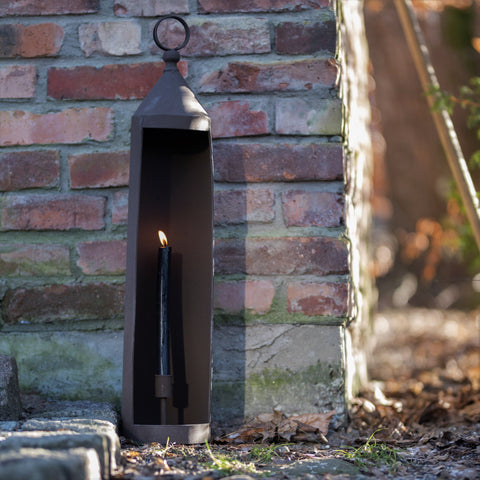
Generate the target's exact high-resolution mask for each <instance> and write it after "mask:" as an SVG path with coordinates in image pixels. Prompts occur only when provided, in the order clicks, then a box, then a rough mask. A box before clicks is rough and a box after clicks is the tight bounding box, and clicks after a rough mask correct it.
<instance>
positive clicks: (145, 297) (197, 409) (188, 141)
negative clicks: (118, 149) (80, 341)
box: [122, 16, 213, 443]
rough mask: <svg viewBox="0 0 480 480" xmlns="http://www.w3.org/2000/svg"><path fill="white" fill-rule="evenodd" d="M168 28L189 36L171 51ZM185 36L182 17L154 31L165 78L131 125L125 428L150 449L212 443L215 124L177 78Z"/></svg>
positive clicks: (153, 90) (138, 111)
mask: <svg viewBox="0 0 480 480" xmlns="http://www.w3.org/2000/svg"><path fill="white" fill-rule="evenodd" d="M166 19H175V20H177V21H179V22H180V23H181V24H182V25H183V27H184V29H185V41H184V42H183V44H182V45H180V46H178V47H176V48H174V49H168V48H166V47H165V46H164V45H162V43H161V42H160V41H159V39H158V35H157V30H158V26H159V25H160V23H161V22H162V21H164V20H166ZM189 36H190V33H189V28H188V26H187V24H186V23H185V22H184V20H183V19H181V18H180V17H177V16H167V17H163V18H161V19H160V20H159V21H158V22H157V23H156V25H155V28H154V31H153V37H154V40H155V42H156V44H157V45H158V46H159V47H160V48H161V49H162V50H164V55H163V59H164V61H165V64H166V66H165V70H164V73H163V75H162V77H161V78H160V80H159V81H158V82H157V84H156V85H155V86H154V87H153V89H152V90H151V91H150V93H149V94H148V95H147V96H146V98H145V99H144V101H143V102H142V103H141V104H140V106H139V107H138V109H137V111H136V112H135V114H134V115H133V117H132V129H131V153H130V184H129V198H128V232H127V234H128V239H127V270H126V291H125V333H124V335H125V337H124V357H123V396H122V421H123V426H124V431H125V435H126V436H128V437H129V438H133V439H136V440H140V441H146V442H149V441H157V442H161V443H165V442H166V441H167V439H170V441H172V442H179V443H199V442H204V441H205V440H207V439H208V437H209V433H210V396H211V335H212V290H213V288H212V283H213V252H212V250H213V180H212V148H211V133H210V118H209V116H208V115H207V113H206V112H205V110H204V109H203V107H202V106H201V105H200V103H199V102H198V100H197V98H196V97H195V95H194V94H193V92H192V91H191V89H190V88H189V86H188V85H187V83H186V82H185V80H184V79H183V77H182V76H181V74H180V72H179V71H178V68H177V63H178V61H179V59H180V55H179V53H178V50H180V49H181V48H183V47H184V46H185V45H186V44H187V43H188V41H189ZM159 235H160V239H159Z"/></svg>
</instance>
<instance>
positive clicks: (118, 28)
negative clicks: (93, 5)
mask: <svg viewBox="0 0 480 480" xmlns="http://www.w3.org/2000/svg"><path fill="white" fill-rule="evenodd" d="M141 34H142V32H141V28H140V25H139V24H138V23H136V22H134V21H131V20H122V21H117V22H103V23H88V24H85V25H80V28H79V29H78V35H79V38H80V47H81V48H82V50H83V52H84V53H85V56H87V57H90V56H91V55H93V54H94V53H98V54H100V55H115V56H123V55H138V54H139V53H142V51H141V49H140V43H141Z"/></svg>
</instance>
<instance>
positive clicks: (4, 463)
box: [0, 402, 120, 480]
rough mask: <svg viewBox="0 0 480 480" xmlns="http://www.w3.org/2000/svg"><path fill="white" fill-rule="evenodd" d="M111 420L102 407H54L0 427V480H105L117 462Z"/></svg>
mask: <svg viewBox="0 0 480 480" xmlns="http://www.w3.org/2000/svg"><path fill="white" fill-rule="evenodd" d="M61 407H62V408H61ZM56 413H57V414H58V415H60V417H56V418H55V414H56ZM79 417H80V418H79ZM96 417H101V418H96ZM117 418H118V417H117V415H116V413H115V411H114V410H113V408H112V407H109V408H107V407H105V404H101V405H99V404H94V403H91V402H78V403H76V402H68V404H65V402H60V403H59V405H58V406H57V408H56V407H55V406H53V408H52V405H50V409H49V410H48V411H45V412H38V411H37V412H35V416H34V417H33V418H28V419H26V420H23V421H18V422H2V423H0V480H3V479H5V480H7V479H8V480H17V479H18V480H20V479H28V480H32V479H38V480H44V479H45V480H47V479H48V480H51V479H69V480H70V479H72V480H91V479H99V480H100V479H103V480H107V479H108V478H110V476H111V475H112V473H113V472H114V470H115V469H116V468H117V465H118V462H119V461H120V441H119V438H118V435H117ZM66 465H74V466H75V468H71V467H68V468H67V467H66Z"/></svg>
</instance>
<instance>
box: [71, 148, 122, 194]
mask: <svg viewBox="0 0 480 480" xmlns="http://www.w3.org/2000/svg"><path fill="white" fill-rule="evenodd" d="M129 162H130V154H129V151H124V152H102V153H96V152H92V153H84V154H80V155H71V156H70V157H69V158H68V166H69V169H70V184H71V187H72V188H101V187H119V186H125V185H128V173H129Z"/></svg>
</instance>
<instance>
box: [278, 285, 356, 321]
mask: <svg viewBox="0 0 480 480" xmlns="http://www.w3.org/2000/svg"><path fill="white" fill-rule="evenodd" d="M287 297H288V307H287V309H288V312H289V313H303V314H305V315H309V316H310V315H326V316H333V317H338V316H342V315H345V314H346V313H347V308H348V287H347V285H345V284H344V283H325V282H324V283H291V284H289V285H288V289H287Z"/></svg>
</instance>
